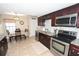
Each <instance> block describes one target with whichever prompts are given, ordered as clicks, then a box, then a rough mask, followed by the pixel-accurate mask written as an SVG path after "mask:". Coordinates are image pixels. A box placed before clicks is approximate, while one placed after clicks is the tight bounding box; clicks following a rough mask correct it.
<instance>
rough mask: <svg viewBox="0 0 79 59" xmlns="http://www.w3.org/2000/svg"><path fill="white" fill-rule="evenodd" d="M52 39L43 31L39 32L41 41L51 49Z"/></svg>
mask: <svg viewBox="0 0 79 59" xmlns="http://www.w3.org/2000/svg"><path fill="white" fill-rule="evenodd" d="M50 39H51V37H50V36H48V35H45V34H42V33H39V41H40V42H41V43H42V44H43V45H45V46H46V47H47V48H48V49H50Z"/></svg>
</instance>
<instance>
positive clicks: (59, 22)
mask: <svg viewBox="0 0 79 59" xmlns="http://www.w3.org/2000/svg"><path fill="white" fill-rule="evenodd" d="M76 21H77V13H75V14H70V15H65V16H59V17H56V24H55V25H56V26H73V27H74V26H76Z"/></svg>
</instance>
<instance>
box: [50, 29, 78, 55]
mask: <svg viewBox="0 0 79 59" xmlns="http://www.w3.org/2000/svg"><path fill="white" fill-rule="evenodd" d="M76 35H77V33H76V32H72V31H64V30H59V31H58V34H57V35H55V36H53V37H52V38H51V41H50V49H51V51H52V52H54V53H56V54H57V55H66V56H67V55H68V51H69V45H70V43H71V42H72V41H73V40H75V39H76Z"/></svg>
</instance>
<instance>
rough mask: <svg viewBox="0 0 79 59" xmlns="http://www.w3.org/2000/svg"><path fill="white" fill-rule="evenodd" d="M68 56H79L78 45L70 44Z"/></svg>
mask: <svg viewBox="0 0 79 59" xmlns="http://www.w3.org/2000/svg"><path fill="white" fill-rule="evenodd" d="M69 56H79V46H76V45H73V44H71V45H70V49H69Z"/></svg>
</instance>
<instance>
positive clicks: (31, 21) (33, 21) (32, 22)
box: [29, 19, 37, 36]
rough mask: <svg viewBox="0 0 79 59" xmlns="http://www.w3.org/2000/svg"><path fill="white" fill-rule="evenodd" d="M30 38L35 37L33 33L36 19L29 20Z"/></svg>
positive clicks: (35, 27)
mask: <svg viewBox="0 0 79 59" xmlns="http://www.w3.org/2000/svg"><path fill="white" fill-rule="evenodd" d="M29 27H30V29H29V30H30V36H35V31H36V29H37V19H31V20H30V26H29Z"/></svg>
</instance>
